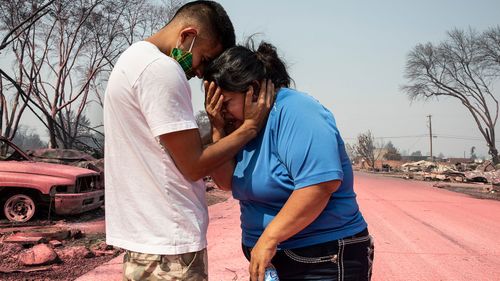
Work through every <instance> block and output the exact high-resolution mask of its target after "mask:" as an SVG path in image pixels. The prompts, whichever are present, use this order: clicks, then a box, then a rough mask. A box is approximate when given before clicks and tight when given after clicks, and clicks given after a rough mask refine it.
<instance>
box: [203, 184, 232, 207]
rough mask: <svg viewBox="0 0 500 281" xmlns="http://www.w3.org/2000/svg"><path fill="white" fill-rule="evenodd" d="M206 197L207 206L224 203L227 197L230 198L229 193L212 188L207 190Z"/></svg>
mask: <svg viewBox="0 0 500 281" xmlns="http://www.w3.org/2000/svg"><path fill="white" fill-rule="evenodd" d="M206 197H207V204H208V206H211V205H214V204H217V203H220V202H224V201H226V200H227V199H228V198H229V197H231V192H229V191H222V190H220V189H217V188H213V189H209V190H207V193H206Z"/></svg>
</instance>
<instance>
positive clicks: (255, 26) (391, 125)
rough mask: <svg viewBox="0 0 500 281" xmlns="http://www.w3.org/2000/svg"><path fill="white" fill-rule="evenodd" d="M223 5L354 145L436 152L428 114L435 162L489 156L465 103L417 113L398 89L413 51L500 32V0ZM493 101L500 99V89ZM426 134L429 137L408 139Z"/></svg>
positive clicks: (196, 92) (241, 31)
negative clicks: (464, 34)
mask: <svg viewBox="0 0 500 281" xmlns="http://www.w3.org/2000/svg"><path fill="white" fill-rule="evenodd" d="M219 2H220V3H221V4H222V5H223V6H224V7H225V8H226V11H227V12H228V14H229V16H230V17H231V19H232V21H233V24H234V27H235V30H236V35H237V40H238V41H242V40H243V39H244V38H246V36H248V35H251V34H254V33H261V34H262V35H261V36H260V37H259V38H260V39H264V40H267V41H269V42H271V43H272V44H274V45H275V46H276V47H277V48H278V50H279V53H280V54H281V55H282V56H283V58H284V59H285V61H286V62H287V63H288V65H289V70H290V73H291V76H292V78H293V79H294V80H295V82H296V88H297V89H298V90H300V91H304V92H307V93H309V94H310V95H312V96H314V97H315V98H317V99H318V100H319V101H321V103H323V104H324V105H325V106H326V107H328V108H329V109H330V110H332V112H333V114H334V115H335V118H336V120H337V125H338V126H339V128H340V131H341V134H342V136H343V137H344V139H345V140H346V142H353V141H354V138H355V137H356V136H357V135H358V134H359V133H361V132H365V131H367V130H371V131H372V132H373V134H374V135H375V137H384V139H383V141H384V142H387V141H389V140H391V141H392V142H393V143H394V144H395V146H396V147H398V148H399V149H400V150H409V151H410V152H413V151H415V150H421V151H422V153H424V154H425V153H428V152H429V137H428V127H427V117H426V116H427V115H429V114H431V115H432V127H433V132H434V133H435V134H436V135H437V136H438V137H437V138H435V139H434V143H433V144H434V147H433V151H434V154H435V155H438V154H439V153H440V152H441V153H443V154H444V155H446V156H457V157H458V156H463V154H464V151H466V155H467V156H469V152H470V148H471V147H472V146H476V147H477V152H478V154H480V155H486V152H487V148H486V145H485V142H484V141H483V140H482V139H481V135H480V133H479V131H478V129H477V127H476V125H475V123H474V121H473V120H472V117H471V116H469V114H468V112H466V111H465V110H464V108H463V106H461V104H460V103H459V102H457V101H455V100H452V99H444V100H440V101H432V102H427V103H423V102H416V103H413V104H411V105H410V102H409V100H408V98H407V97H406V95H405V94H404V93H402V92H401V91H400V89H399V87H400V86H401V85H402V84H404V83H405V82H406V81H405V79H404V76H403V75H404V67H405V61H406V56H407V54H408V52H409V51H410V50H411V49H412V48H413V47H414V46H415V45H417V44H418V43H426V42H434V43H438V42H440V41H442V40H444V39H445V38H446V32H447V31H449V30H451V29H452V28H455V27H456V28H463V29H467V28H469V27H472V28H475V29H477V30H479V31H482V30H485V29H487V28H488V27H492V26H495V25H499V24H500V1H498V0H495V1H486V0H484V1H483V0H477V1H451V0H449V1H430V0H425V1H395V0H394V1H386V0H379V1H326V0H325V1H284V0H281V1H275V0H273V1H269V0H268V1H219ZM192 80H193V81H192V82H191V85H192V88H193V102H194V108H195V111H198V110H200V109H202V107H203V94H202V92H201V90H200V81H199V80H197V79H192ZM494 93H495V94H496V95H497V96H498V95H499V94H500V88H499V87H497V88H496V89H495V91H494ZM498 128H500V126H497V131H498ZM419 135H424V136H422V137H412V138H408V137H406V136H419ZM440 135H441V136H442V137H440ZM497 135H498V133H497ZM389 137H398V138H389ZM445 137H446V138H445ZM465 139H477V140H465ZM498 144H499V145H500V139H499V142H498Z"/></svg>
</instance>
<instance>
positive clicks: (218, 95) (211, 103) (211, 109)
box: [203, 80, 226, 141]
mask: <svg viewBox="0 0 500 281" xmlns="http://www.w3.org/2000/svg"><path fill="white" fill-rule="evenodd" d="M203 86H204V88H205V111H206V112H207V116H208V119H209V120H210V124H211V125H212V131H213V133H215V134H216V135H217V134H218V135H220V136H219V137H218V138H222V137H224V135H225V133H224V127H225V125H226V124H225V121H224V117H223V116H222V104H223V102H224V96H223V95H222V90H221V88H220V87H217V85H215V82H213V81H212V82H208V81H206V80H205V81H203ZM214 137H215V136H214ZM214 141H216V140H214Z"/></svg>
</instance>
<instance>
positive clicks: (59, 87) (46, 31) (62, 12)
mask: <svg viewBox="0 0 500 281" xmlns="http://www.w3.org/2000/svg"><path fill="white" fill-rule="evenodd" d="M41 2H42V1H40V0H29V1H26V0H11V1H2V5H4V6H5V7H7V8H6V9H5V10H6V11H7V10H8V12H5V13H3V14H2V16H3V17H2V19H0V26H1V27H2V29H3V30H13V29H14V28H15V27H16V26H18V25H19V24H20V23H22V22H23V21H25V18H27V17H33V14H34V13H35V12H36V11H37V7H39V6H41ZM169 3H171V4H172V2H169ZM175 3H179V4H180V2H175ZM177 5H178V4H177ZM169 7H170V8H171V9H172V11H167V6H165V5H164V6H160V5H158V4H157V2H155V1H152V0H76V1H72V0H54V1H51V2H50V3H49V5H47V8H46V9H48V10H49V12H43V13H42V14H43V15H44V16H43V17H42V16H35V18H36V19H37V21H36V24H29V26H28V27H27V28H24V29H18V30H16V31H14V32H12V31H9V32H8V33H9V34H11V35H12V36H10V38H15V40H12V39H11V40H10V42H11V46H12V52H13V53H14V54H15V60H14V65H15V67H14V69H13V70H12V71H11V72H12V74H11V75H2V77H5V79H7V80H8V81H7V80H0V81H3V82H4V84H5V82H9V83H10V85H13V86H14V87H15V89H12V90H11V91H12V92H16V91H17V92H19V93H21V94H20V96H21V97H23V98H24V99H25V101H27V106H28V107H29V106H32V107H34V110H33V111H34V112H35V114H36V115H37V116H38V117H39V119H40V120H41V121H42V123H43V124H44V126H46V127H47V129H48V132H49V137H50V139H49V147H53V148H55V147H63V148H73V147H74V146H75V144H76V143H81V141H79V140H78V138H79V137H80V134H81V132H82V130H81V128H80V126H82V125H83V123H86V124H85V126H88V125H89V124H88V122H82V120H86V119H85V115H86V113H87V112H88V105H89V104H90V103H91V102H96V103H97V104H98V105H100V106H102V96H101V95H102V93H103V92H104V86H103V85H104V84H105V83H104V82H105V78H104V77H107V74H108V73H109V71H110V70H111V69H112V67H113V65H114V62H115V61H116V59H117V58H118V56H119V54H120V53H121V52H122V51H123V50H124V49H125V48H126V47H127V46H129V45H130V44H131V43H132V42H134V41H135V40H140V39H143V38H144V37H146V36H147V35H149V34H151V33H149V32H152V30H156V29H159V28H160V27H161V26H163V25H164V24H166V22H167V19H168V16H169V15H172V13H173V11H174V10H173V9H175V8H176V7H177V6H175V5H173V4H172V5H171V6H169ZM38 14H39V15H40V13H38ZM2 72H3V73H5V71H3V70H2ZM3 73H1V74H3ZM5 74H6V73H5ZM7 77H10V78H11V79H8V78H7ZM2 89H4V91H5V89H9V88H7V87H5V85H4V87H2ZM21 90H22V91H21ZM2 94H4V92H2ZM4 96H5V95H4ZM6 104H7V103H2V106H4V105H6ZM2 108H3V107H2ZM87 121H88V120H87ZM99 126H101V125H100V124H98V125H97V126H95V127H93V128H87V129H91V130H94V131H95V132H96V133H99V134H101V135H102V133H100V131H99V130H97V128H98V127H99Z"/></svg>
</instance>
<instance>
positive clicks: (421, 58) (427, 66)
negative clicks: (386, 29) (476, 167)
mask: <svg viewBox="0 0 500 281" xmlns="http://www.w3.org/2000/svg"><path fill="white" fill-rule="evenodd" d="M499 38H500V27H497V28H493V29H490V30H488V31H486V32H484V33H478V32H476V31H474V30H472V29H469V30H468V31H463V30H457V29H455V30H452V31H450V32H448V39H447V40H446V41H444V42H442V43H440V44H438V45H434V44H431V43H427V44H419V45H417V46H416V47H415V48H414V49H413V50H412V51H411V52H410V54H409V55H408V58H407V63H406V75H405V77H406V78H407V79H408V80H409V84H407V85H405V86H403V87H402V90H403V91H404V92H405V93H406V94H407V95H408V97H409V98H410V100H412V101H413V100H419V99H422V100H429V99H431V98H439V97H451V98H454V99H457V100H458V101H460V102H461V103H462V104H463V105H464V107H465V108H466V109H467V111H469V113H470V114H471V116H472V117H473V118H474V120H475V122H476V124H477V126H478V129H479V131H480V133H481V135H482V136H483V137H484V139H485V141H486V144H487V145H488V148H489V154H490V155H491V157H492V160H493V162H494V163H498V162H499V157H498V150H497V148H496V144H495V125H496V123H497V120H498V109H499V106H498V99H497V97H496V96H495V95H494V94H493V92H492V85H493V84H494V82H495V81H496V80H497V79H498V78H499V74H500V71H499V69H500V63H499V62H500V60H499V57H500V56H499V54H500V40H499Z"/></svg>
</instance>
